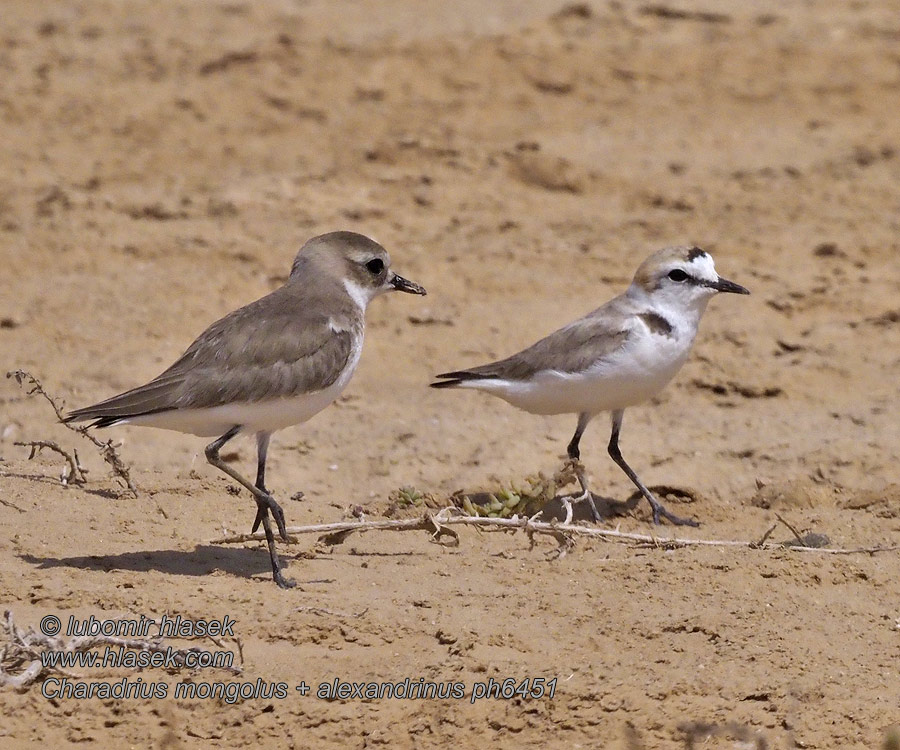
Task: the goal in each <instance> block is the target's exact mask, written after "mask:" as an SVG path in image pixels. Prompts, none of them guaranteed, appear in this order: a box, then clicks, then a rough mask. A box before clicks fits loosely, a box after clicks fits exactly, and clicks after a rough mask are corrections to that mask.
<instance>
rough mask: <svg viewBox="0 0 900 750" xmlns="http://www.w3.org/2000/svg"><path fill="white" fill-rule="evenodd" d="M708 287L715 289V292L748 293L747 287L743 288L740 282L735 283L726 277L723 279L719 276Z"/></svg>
mask: <svg viewBox="0 0 900 750" xmlns="http://www.w3.org/2000/svg"><path fill="white" fill-rule="evenodd" d="M709 287H710V289H715V290H716V291H717V292H730V293H731V294H750V290H749V289H745V288H744V287H742V286H741V285H740V284H735V283H734V282H733V281H729V280H728V279H723V278H722V277H721V276H720V277H719V279H718V281H714V282H713V283H712V284H710V285H709Z"/></svg>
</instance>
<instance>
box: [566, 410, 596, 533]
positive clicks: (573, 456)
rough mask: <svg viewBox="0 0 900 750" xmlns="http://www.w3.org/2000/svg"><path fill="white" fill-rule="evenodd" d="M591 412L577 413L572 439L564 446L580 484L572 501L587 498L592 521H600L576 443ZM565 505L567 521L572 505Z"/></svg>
mask: <svg viewBox="0 0 900 750" xmlns="http://www.w3.org/2000/svg"><path fill="white" fill-rule="evenodd" d="M593 416H594V415H593V414H588V413H587V412H582V413H581V414H579V415H578V426H577V427H576V428H575V434H574V435H573V436H572V439H571V440H570V441H569V445H568V447H567V448H566V453H567V454H568V456H569V460H570V461H572V463H573V464H574V466H575V476H576V477H577V478H578V484H580V485H581V496H580V497H578V498H575V499H574V502H576V503H577V502H581V501H582V500H587V501H588V502H589V503H590V504H591V515H593V517H594V521H595V522H597V523H599V522H600V521H601V517H600V513H599V512H598V511H597V506H596V505H594V496H593V494H592V493H591V490H590V487H589V486H588V481H587V477H586V476H585V475H584V467H583V466H582V465H581V461H580V460H579V459H580V458H581V450H580V449H579V447H578V445H579V443H580V442H581V436H582V435H583V434H584V431H585V429H586V428H587V426H588V422H590V421H591V419H592V418H593ZM565 507H566V523H569V522H570V521H571V520H572V506H571V504H570V503H565Z"/></svg>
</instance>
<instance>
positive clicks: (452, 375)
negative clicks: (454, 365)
mask: <svg viewBox="0 0 900 750" xmlns="http://www.w3.org/2000/svg"><path fill="white" fill-rule="evenodd" d="M435 377H436V378H441V379H440V380H436V381H435V382H434V383H430V384H429V385H430V386H431V387H432V388H456V387H457V386H460V385H462V384H463V383H466V382H468V381H471V380H490V379H491V378H492V377H495V376H494V375H490V374H486V373H483V372H475V371H473V370H455V371H454V372H442V373H441V374H440V375H435Z"/></svg>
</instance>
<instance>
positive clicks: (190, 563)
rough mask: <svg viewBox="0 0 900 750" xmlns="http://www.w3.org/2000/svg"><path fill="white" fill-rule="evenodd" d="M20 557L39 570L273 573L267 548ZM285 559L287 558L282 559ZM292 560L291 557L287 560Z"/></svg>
mask: <svg viewBox="0 0 900 750" xmlns="http://www.w3.org/2000/svg"><path fill="white" fill-rule="evenodd" d="M19 558H20V559H21V560H23V561H25V562H27V563H29V564H31V565H34V566H36V567H37V568H38V569H40V570H47V569H49V568H77V569H80V570H94V571H103V572H104V573H106V572H109V571H111V570H131V571H134V572H137V573H147V572H150V571H154V570H155V571H158V572H160V573H169V574H171V575H180V576H207V575H209V574H210V573H213V572H215V571H217V570H221V571H224V572H225V573H228V574H230V575H234V576H238V577H241V578H251V577H253V576H256V575H258V574H260V573H270V572H271V570H272V567H271V563H270V561H269V554H268V552H267V550H266V549H265V547H262V548H261V549H246V548H232V547H223V546H219V545H213V544H202V545H197V547H195V548H194V550H193V551H191V552H185V551H183V550H174V549H159V550H143V551H140V552H122V553H119V554H117V555H79V556H74V557H39V556H37V555H30V554H22V555H19ZM282 559H283V560H284V557H282ZM288 559H290V558H288Z"/></svg>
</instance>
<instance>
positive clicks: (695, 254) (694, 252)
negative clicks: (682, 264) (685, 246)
mask: <svg viewBox="0 0 900 750" xmlns="http://www.w3.org/2000/svg"><path fill="white" fill-rule="evenodd" d="M701 255H706V250H703V249H701V248H699V247H692V248H691V249H690V251H689V252H688V256H687V261H688V263H690V262H691V261H693V260H696V259H697V258H699V257H700V256H701Z"/></svg>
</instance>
